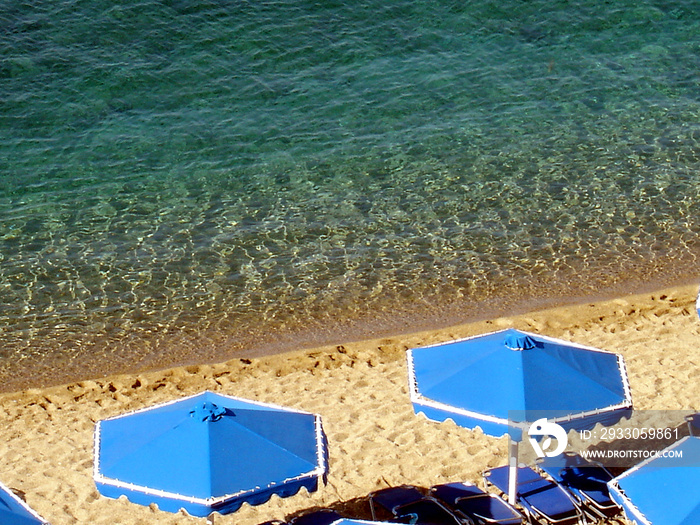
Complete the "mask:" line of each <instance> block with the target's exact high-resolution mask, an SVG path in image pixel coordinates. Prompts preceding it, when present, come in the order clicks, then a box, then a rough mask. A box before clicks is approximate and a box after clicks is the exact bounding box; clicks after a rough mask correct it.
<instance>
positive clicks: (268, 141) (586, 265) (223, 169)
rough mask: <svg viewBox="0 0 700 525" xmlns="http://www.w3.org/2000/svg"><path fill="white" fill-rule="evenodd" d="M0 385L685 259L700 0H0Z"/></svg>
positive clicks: (699, 146)
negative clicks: (43, 0)
mask: <svg viewBox="0 0 700 525" xmlns="http://www.w3.org/2000/svg"><path fill="white" fill-rule="evenodd" d="M0 29H1V32H0V43H1V45H0V57H1V62H0V228H1V229H0V389H3V390H9V389H13V388H18V387H20V386H26V385H41V384H48V383H52V382H53V383H55V382H61V381H66V380H72V379H82V378H87V377H96V376H99V375H103V374H107V373H111V372H123V371H136V370H144V369H148V368H154V367H161V366H169V365H173V364H183V363H196V362H204V361H217V360H224V359H228V358H231V357H236V356H238V357H245V356H252V355H260V354H262V353H271V352H279V351H283V350H288V349H294V348H302V347H304V346H309V345H312V344H321V343H328V344H330V343H336V342H341V341H346V340H349V339H356V338H361V337H374V336H377V335H380V334H387V333H392V332H393V333H397V332H400V331H408V330H411V329H416V328H417V327H427V326H439V325H445V324H449V323H454V322H459V321H466V320H470V319H475V318H479V317H484V316H488V315H501V314H504V313H506V314H507V313H512V312H515V311H518V310H522V309H527V308H529V307H533V305H541V304H557V303H565V302H567V301H572V300H575V299H576V300H580V299H581V298H585V297H590V296H593V295H596V296H597V295H600V294H605V293H618V292H621V291H629V290H631V289H634V288H636V287H639V286H647V285H648V286H651V285H656V284H659V283H671V282H678V281H683V280H686V279H689V278H691V277H695V276H697V270H698V262H697V261H698V257H699V256H700V242H699V241H698V239H699V234H700V216H699V214H698V203H699V202H700V4H699V3H698V2H697V0H677V1H668V0H663V1H661V0H658V1H652V0H616V1H607V2H601V1H599V0H595V1H594V0H582V1H579V2H560V1H551V0H547V1H543V0H532V1H522V0H498V1H481V2H465V1H462V0H459V1H457V0H430V1H427V0H392V1H386V0H381V1H379V0H376V1H375V0H368V1H365V2H351V1H333V0H324V1H310V0H270V1H267V0H250V1H248V0H160V1H157V0H141V1H134V2H123V3H117V4H115V3H114V2H107V1H100V0H97V1H91V2H86V1H81V0H79V1H75V0H70V1H69V0H56V1H54V2H39V1H34V0H23V1H14V0H6V1H5V2H3V5H2V7H0Z"/></svg>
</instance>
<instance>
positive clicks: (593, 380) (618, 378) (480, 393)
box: [408, 329, 632, 502]
mask: <svg viewBox="0 0 700 525" xmlns="http://www.w3.org/2000/svg"><path fill="white" fill-rule="evenodd" d="M408 371H409V383H410V385H409V387H410V395H411V402H412V403H413V407H414V410H415V412H416V413H420V412H422V413H423V414H425V415H426V416H427V417H428V419H431V420H434V421H445V420H447V419H452V420H453V421H454V422H455V423H456V424H458V425H460V426H463V427H465V428H476V427H480V428H481V429H482V430H483V432H484V433H485V434H488V435H491V436H503V435H505V434H508V435H509V436H510V437H511V438H512V439H511V451H510V455H511V458H510V466H511V475H510V479H509V482H510V499H511V502H512V501H513V499H514V497H515V486H516V485H515V481H516V480H515V475H516V472H517V470H516V468H515V467H516V462H517V459H516V457H515V456H517V442H518V441H519V440H520V439H522V432H523V431H524V430H525V429H527V428H528V427H529V426H530V425H531V424H532V423H533V422H535V421H537V420H538V419H541V418H542V417H546V418H548V420H549V421H552V422H555V423H558V424H559V425H561V426H562V427H564V429H565V430H566V431H569V430H571V429H575V430H587V429H591V428H593V427H594V426H595V425H596V424H598V423H600V424H603V425H613V424H615V423H617V422H618V421H619V420H620V419H621V418H622V417H628V416H629V414H630V413H631V410H632V396H631V394H630V388H629V383H628V380H627V373H626V369H625V364H624V360H623V358H622V356H620V355H617V354H613V353H610V352H605V351H603V350H599V349H596V348H591V347H586V346H581V345H578V344H575V343H570V342H567V341H563V340H559V339H554V338H550V337H545V336H541V335H536V334H531V333H527V332H522V331H519V330H514V329H508V330H502V331H499V332H492V333H489V334H485V335H480V336H475V337H471V338H467V339H462V340H459V341H453V342H448V343H443V344H439V345H433V346H428V347H422V348H416V349H412V350H409V351H408Z"/></svg>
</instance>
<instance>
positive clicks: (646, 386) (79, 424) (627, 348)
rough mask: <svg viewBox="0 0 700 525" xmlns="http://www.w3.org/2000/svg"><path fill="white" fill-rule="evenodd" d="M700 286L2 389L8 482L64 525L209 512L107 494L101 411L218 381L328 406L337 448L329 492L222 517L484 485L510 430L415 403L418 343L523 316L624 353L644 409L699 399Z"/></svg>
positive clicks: (281, 399)
mask: <svg viewBox="0 0 700 525" xmlns="http://www.w3.org/2000/svg"><path fill="white" fill-rule="evenodd" d="M696 297H697V286H696V285H687V286H680V287H670V288H664V289H660V290H657V291H655V292H653V293H642V294H636V295H631V296H625V297H619V298H615V299H610V300H605V301H599V302H589V303H585V304H580V305H576V306H565V307H556V308H551V309H546V310H539V311H535V312H529V313H526V314H519V315H514V316H509V317H498V318H494V319H490V320H486V321H479V322H474V323H466V324H462V325H457V326H453V327H450V328H447V329H438V330H426V331H421V332H415V333H412V334H408V335H400V336H395V337H381V338H376V339H371V340H365V341H357V342H348V343H345V344H342V345H328V346H322V347H317V348H313V349H304V350H297V351H293V352H288V353H285V354H275V355H272V356H262V357H259V358H252V359H247V358H244V359H233V360H230V361H228V362H225V363H218V364H213V365H191V366H183V367H176V368H170V369H166V370H161V371H152V372H145V373H139V374H120V375H112V376H109V377H106V378H102V379H98V380H85V381H79V382H75V383H68V384H64V385H59V386H52V387H47V388H32V389H28V390H24V391H19V392H11V393H4V394H0V421H2V422H3V424H2V425H0V481H2V482H3V483H4V484H5V485H7V486H9V487H11V488H13V489H15V490H17V491H20V492H21V493H23V494H24V495H25V498H26V501H27V503H28V504H29V505H30V506H31V507H32V508H33V509H34V510H36V511H37V512H38V513H39V514H41V515H42V516H43V517H44V518H45V519H47V520H48V521H49V522H50V523H52V524H53V525H61V524H71V523H90V524H95V525H99V524H103V523H104V524H107V523H120V524H122V525H136V524H139V523H158V524H173V525H175V524H176V523H177V524H187V523H191V524H201V523H203V520H202V519H200V518H192V517H189V516H186V515H183V514H181V513H180V514H170V513H166V512H163V511H160V510H158V509H157V508H155V507H141V506H139V505H135V504H132V503H130V502H128V501H126V500H123V499H120V500H110V499H107V498H104V497H101V496H100V495H99V494H98V493H97V491H96V489H95V487H94V483H93V482H92V447H93V443H92V439H93V430H94V424H95V422H96V421H98V420H100V419H104V418H106V417H110V416H113V415H116V414H119V413H123V412H127V411H130V410H135V409H139V408H142V407H145V406H150V405H153V404H156V403H160V402H164V401H170V400H173V399H177V398H179V397H183V396H186V395H190V394H195V393H198V392H201V391H203V390H207V389H208V390H212V391H216V392H220V393H223V394H228V395H234V396H240V397H245V398H248V399H253V400H258V401H262V402H270V403H274V404H278V405H285V406H289V407H292V408H298V409H301V410H306V411H309V412H314V413H318V414H320V415H321V417H322V418H323V425H324V429H325V431H326V434H327V436H328V440H329V451H330V474H329V481H328V485H327V486H325V487H321V488H320V489H319V491H318V492H316V493H313V494H311V495H305V494H298V495H296V496H294V497H291V498H286V499H279V498H277V497H274V498H273V499H272V500H271V501H270V502H268V503H266V504H263V505H260V506H257V507H250V506H248V505H244V507H243V508H241V509H240V510H239V511H238V512H236V513H233V514H230V515H227V516H221V517H219V516H217V523H223V524H227V523H230V524H233V523H236V524H237V525H257V524H259V523H262V522H264V521H266V520H269V519H288V518H289V517H290V516H292V515H294V514H296V513H299V512H301V511H303V510H305V509H311V508H315V507H331V508H334V509H336V510H338V511H340V512H341V513H348V514H354V515H358V516H360V517H362V516H364V517H367V514H366V512H367V500H366V497H367V495H368V494H369V493H370V492H372V491H373V490H377V489H380V488H383V487H386V486H389V485H398V484H404V483H410V484H413V485H417V486H422V487H429V486H431V485H433V484H436V483H440V482H447V481H459V480H463V481H464V480H467V481H472V482H478V483H479V484H481V485H482V486H483V484H482V483H481V473H482V472H483V470H484V469H486V468H490V467H494V466H498V465H501V464H504V463H505V461H506V454H507V442H506V439H505V438H500V439H496V438H491V437H488V436H485V435H483V433H481V431H480V430H478V429H477V430H469V429H463V428H460V427H457V426H456V425H455V424H453V423H452V422H449V421H448V422H446V423H442V424H438V423H434V422H429V421H427V420H426V419H425V418H424V417H422V416H416V415H415V414H414V413H413V410H412V407H411V405H410V401H409V397H408V386H407V378H406V365H405V351H406V349H407V348H411V347H415V346H424V345H429V344H434V343H439V342H443V341H447V340H452V339H457V338H462V337H467V336H470V335H475V334H479V333H484V332H490V331H495V330H500V329H503V328H507V327H514V328H519V329H522V330H526V331H529V332H534V333H541V334H543V335H548V336H551V337H557V338H561V339H565V340H570V341H574V342H576V343H580V344H584V345H588V346H593V347H597V348H601V349H603V350H607V351H611V352H617V353H621V354H622V355H623V356H624V358H625V361H626V366H627V370H628V374H629V379H630V385H631V390H632V397H633V402H634V406H635V409H639V410H652V409H653V410H677V409H700V391H696V390H694V389H690V388H688V385H691V384H697V383H698V381H699V380H700V351H698V348H699V347H700V319H698V315H697V313H696V311H695V301H696ZM611 523H612V522H611ZM617 523H620V522H619V521H618V522H617Z"/></svg>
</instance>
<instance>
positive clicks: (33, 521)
mask: <svg viewBox="0 0 700 525" xmlns="http://www.w3.org/2000/svg"><path fill="white" fill-rule="evenodd" d="M0 523H2V524H3V525H48V521H46V520H44V518H42V517H41V516H39V515H38V514H37V513H36V512H35V511H34V510H32V509H31V508H30V507H29V506H28V505H27V504H26V503H25V502H24V501H22V500H21V499H20V498H19V497H17V495H15V494H14V493H13V492H12V491H11V490H10V489H9V488H7V487H6V486H5V485H3V484H2V483H0Z"/></svg>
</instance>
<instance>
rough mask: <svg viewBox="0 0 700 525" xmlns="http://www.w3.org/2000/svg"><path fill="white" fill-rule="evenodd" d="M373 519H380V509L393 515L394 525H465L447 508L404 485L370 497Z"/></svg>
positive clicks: (413, 488)
mask: <svg viewBox="0 0 700 525" xmlns="http://www.w3.org/2000/svg"><path fill="white" fill-rule="evenodd" d="M369 503H370V510H371V511H372V519H374V520H378V519H380V509H384V511H386V512H388V513H390V514H391V516H392V517H391V518H390V521H391V522H392V523H412V524H416V525H463V524H464V523H468V522H465V521H463V520H460V519H459V518H458V517H457V516H455V515H454V514H453V513H452V512H451V511H450V510H449V509H448V508H447V507H445V506H444V505H443V504H442V503H440V502H439V501H437V500H436V499H435V498H433V497H431V496H425V495H423V493H422V492H421V491H420V490H418V489H417V488H416V487H413V486H411V485H402V486H399V487H389V488H386V489H382V490H378V491H377V492H373V493H372V494H370V496H369Z"/></svg>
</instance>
